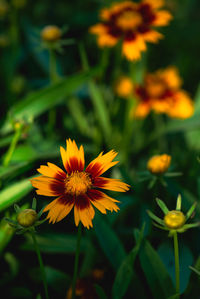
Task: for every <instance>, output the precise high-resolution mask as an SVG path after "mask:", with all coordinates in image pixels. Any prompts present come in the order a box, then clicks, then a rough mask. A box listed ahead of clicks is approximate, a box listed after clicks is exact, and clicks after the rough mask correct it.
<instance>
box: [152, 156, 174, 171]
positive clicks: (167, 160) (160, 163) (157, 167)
mask: <svg viewBox="0 0 200 299" xmlns="http://www.w3.org/2000/svg"><path fill="white" fill-rule="evenodd" d="M170 164H171V156H169V155H167V154H163V155H155V156H153V157H151V158H150V159H149V160H148V162H147V169H148V170H149V171H150V172H151V173H153V174H157V175H160V174H163V173H165V172H166V171H167V170H168V168H169V166H170Z"/></svg>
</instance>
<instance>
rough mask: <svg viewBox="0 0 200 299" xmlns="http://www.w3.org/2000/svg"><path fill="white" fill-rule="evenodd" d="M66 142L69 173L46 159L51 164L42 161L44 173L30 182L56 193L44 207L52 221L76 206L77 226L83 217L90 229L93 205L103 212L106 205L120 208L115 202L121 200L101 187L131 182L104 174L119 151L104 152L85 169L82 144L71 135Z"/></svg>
mask: <svg viewBox="0 0 200 299" xmlns="http://www.w3.org/2000/svg"><path fill="white" fill-rule="evenodd" d="M66 146H67V149H66V150H65V149H64V148H63V147H61V148H60V152H61V157H62V161H63V165H64V167H65V170H66V172H67V173H66V172H65V171H63V170H62V169H61V168H59V167H58V166H56V165H55V164H52V163H47V165H48V166H45V165H42V166H40V168H39V169H38V172H39V173H41V174H42V176H39V177H36V178H34V179H32V180H31V183H32V185H33V187H35V188H37V191H36V192H37V194H40V195H44V196H57V198H56V199H55V200H53V201H52V202H51V203H50V204H48V205H47V206H46V207H45V209H44V212H46V211H49V213H48V216H47V218H48V219H49V222H52V223H55V222H58V221H60V220H62V219H63V218H64V217H65V216H67V215H68V214H69V212H70V211H71V210H72V208H73V207H74V220H75V224H76V226H78V224H79V222H80V221H81V222H82V224H83V225H84V226H85V227H87V228H88V229H89V228H90V227H92V226H93V225H92V219H93V218H94V215H95V211H94V208H93V205H94V206H95V207H96V208H97V209H98V210H99V211H101V213H103V214H106V209H107V210H110V211H118V210H119V207H118V206H117V205H116V204H115V202H118V201H117V200H115V199H113V198H112V197H109V196H108V195H106V194H105V193H103V192H102V191H99V190H98V188H101V189H107V190H112V191H119V192H125V191H127V190H128V189H129V185H127V184H126V183H123V182H121V181H120V180H118V179H110V178H105V177H101V174H103V173H104V172H105V171H107V170H108V169H109V168H111V167H112V166H114V165H116V164H117V163H118V161H114V162H113V159H114V158H115V157H116V155H117V153H116V152H114V151H113V150H111V151H109V152H108V153H106V154H103V152H101V153H100V154H99V156H98V157H97V158H96V159H94V160H93V161H92V162H91V163H90V164H89V165H88V166H87V167H86V169H85V170H84V167H85V158H84V149H83V146H82V145H81V146H80V148H79V149H78V147H77V145H76V142H75V141H74V140H73V141H72V140H71V139H68V140H67V141H66ZM96 188H97V189H96Z"/></svg>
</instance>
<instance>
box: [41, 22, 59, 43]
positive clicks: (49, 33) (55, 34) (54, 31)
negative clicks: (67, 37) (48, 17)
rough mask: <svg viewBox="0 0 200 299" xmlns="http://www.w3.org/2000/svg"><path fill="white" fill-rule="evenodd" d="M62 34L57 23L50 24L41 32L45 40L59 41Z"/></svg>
mask: <svg viewBox="0 0 200 299" xmlns="http://www.w3.org/2000/svg"><path fill="white" fill-rule="evenodd" d="M61 35H62V33H61V30H60V29H59V28H58V27H57V26H55V25H48V26H46V27H44V29H43V30H42V32H41V37H42V39H43V40H44V41H45V42H55V41H58V40H59V39H60V38H61Z"/></svg>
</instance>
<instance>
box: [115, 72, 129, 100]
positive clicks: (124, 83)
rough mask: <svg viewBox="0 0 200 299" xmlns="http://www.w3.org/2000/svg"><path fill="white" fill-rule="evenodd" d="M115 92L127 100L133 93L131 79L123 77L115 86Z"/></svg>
mask: <svg viewBox="0 0 200 299" xmlns="http://www.w3.org/2000/svg"><path fill="white" fill-rule="evenodd" d="M115 92H116V94H117V95H118V96H120V97H122V98H127V97H129V96H130V95H131V94H132V93H133V82H132V80H131V79H130V78H129V77H126V76H122V77H120V78H119V80H117V82H116V84H115Z"/></svg>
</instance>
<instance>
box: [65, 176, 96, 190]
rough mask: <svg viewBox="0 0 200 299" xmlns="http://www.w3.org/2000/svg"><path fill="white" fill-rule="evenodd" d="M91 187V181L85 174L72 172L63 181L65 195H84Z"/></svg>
mask: <svg viewBox="0 0 200 299" xmlns="http://www.w3.org/2000/svg"><path fill="white" fill-rule="evenodd" d="M91 187H92V181H91V179H90V177H89V175H88V174H87V173H86V172H78V171H76V172H73V173H72V174H71V175H70V176H68V177H67V178H66V181H65V188H66V193H69V194H71V195H75V196H78V195H81V194H85V193H86V192H87V190H88V189H89V188H91Z"/></svg>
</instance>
